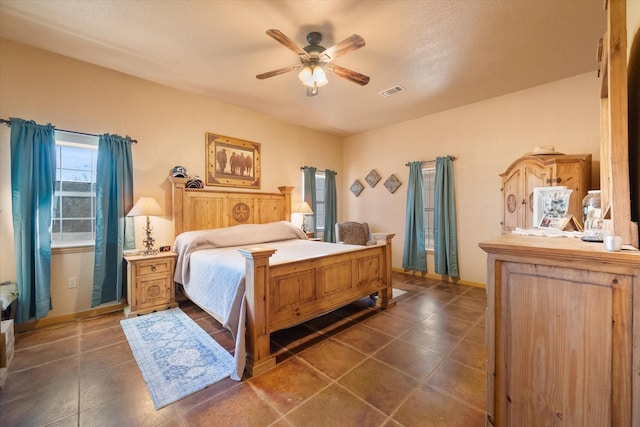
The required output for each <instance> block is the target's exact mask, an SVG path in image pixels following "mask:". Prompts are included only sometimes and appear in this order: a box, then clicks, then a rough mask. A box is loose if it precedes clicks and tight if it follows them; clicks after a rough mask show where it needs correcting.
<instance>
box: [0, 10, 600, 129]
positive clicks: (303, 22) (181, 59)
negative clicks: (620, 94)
mask: <svg viewBox="0 0 640 427" xmlns="http://www.w3.org/2000/svg"><path fill="white" fill-rule="evenodd" d="M603 4H604V2H603V1H602V0H580V1H578V0H548V1H540V0H529V1H525V0H458V1H455V0H448V1H435V0H433V1H430V0H344V1H332V0H313V1H311V0H287V1H252V0H235V1H232V0H215V1H214V0H209V1H206V0H200V1H196V0H185V1H177V0H164V1H156V0H146V1H140V0H139V1H135V0H91V1H89V0H0V36H1V37H4V38H7V39H11V40H15V41H18V42H21V43H25V44H28V45H33V46H36V47H39V48H42V49H46V50H49V51H52V52H55V53H59V54H62V55H66V56H69V57H72V58H76V59H79V60H82V61H86V62H89V63H93V64H97V65H100V66H103V67H106V68H110V69H113V70H117V71H121V72H123V73H127V74H130V75H133V76H137V77H140V78H143V79H147V80H151V81H154V82H158V83H161V84H164V85H167V86H171V87H174V88H178V89H183V90H187V91H191V92H195V93H199V94H203V95H206V96H209V97H211V98H214V99H216V100H219V101H223V102H225V103H229V104H234V105H237V106H240V107H243V108H246V109H249V110H253V111H258V112H261V113H264V114H266V115H270V116H273V117H276V118H279V119H281V120H283V121H286V122H290V123H294V124H297V125H302V126H306V127H309V128H313V129H318V130H320V131H324V132H329V133H332V134H336V135H339V136H346V135H352V134H356V133H360V132H365V131H367V130H371V129H375V128H378V127H383V126H387V125H390V124H393V123H398V122H402V121H405V120H410V119H413V118H417V117H421V116H424V115H427V114H433V113H436V112H439V111H443V110H447V109H450V108H455V107H458V106H461V105H465V104H469V103H473V102H476V101H480V100H483V99H487V98H491V97H495V96H499V95H502V94H506V93H510V92H514V91H518V90H521V89H525V88H529V87H533V86H536V85H540V84H544V83H547V82H550V81H554V80H559V79H562V78H566V77H570V76H574V75H577V74H581V73H585V72H589V71H594V70H596V69H597V63H596V45H597V41H598V39H599V38H600V37H601V36H602V35H603V33H604V31H605V29H606V13H605V11H604V9H603ZM270 28H275V29H279V30H281V31H282V32H283V33H284V34H286V35H288V36H289V37H291V38H292V39H294V40H295V41H297V42H298V43H299V44H300V45H302V46H305V45H306V44H307V43H306V39H305V37H306V34H307V33H308V32H310V31H319V32H321V33H322V34H323V36H324V40H323V43H322V45H323V46H325V47H327V48H328V47H330V46H332V45H334V44H335V43H337V42H339V41H341V40H343V39H345V38H346V37H348V36H350V35H351V34H354V33H356V34H359V35H360V36H362V37H363V38H364V39H365V40H366V46H365V47H363V48H361V49H359V50H356V51H354V52H351V53H349V54H347V55H345V56H342V57H340V58H338V59H336V60H335V63H336V64H338V65H341V66H343V67H346V68H349V69H352V70H354V71H357V72H360V73H362V74H366V75H369V76H370V77H371V82H370V83H369V84H368V85H367V86H359V85H356V84H354V83H351V82H349V81H347V80H343V79H340V78H338V77H336V76H333V75H331V74H329V75H328V78H329V84H328V85H326V86H324V87H322V88H320V94H319V95H318V96H316V97H307V96H306V92H305V89H304V87H303V86H302V85H301V83H300V81H299V80H298V78H297V72H295V71H294V72H290V73H287V74H283V75H279V76H276V77H272V78H269V79H266V80H258V79H256V78H255V76H256V74H260V73H263V72H266V71H271V70H274V69H277V68H281V67H285V66H288V65H293V64H296V63H297V62H298V58H297V56H296V55H295V54H294V53H293V52H292V51H290V50H288V49H287V48H285V47H284V46H282V45H280V44H279V43H277V42H276V41H275V40H273V39H272V38H270V37H268V36H267V35H266V34H265V31H266V30H267V29H270ZM0 66H1V64H0ZM0 69H1V68H0ZM594 78H595V74H594ZM395 85H401V86H403V87H404V88H405V89H406V90H405V91H403V92H400V93H398V94H396V95H393V96H391V97H388V98H383V97H381V96H380V95H379V94H378V92H380V91H382V90H385V89H388V88H390V87H392V86H395Z"/></svg>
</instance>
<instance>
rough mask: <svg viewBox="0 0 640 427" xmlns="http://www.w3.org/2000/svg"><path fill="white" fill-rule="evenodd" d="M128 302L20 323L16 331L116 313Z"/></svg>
mask: <svg viewBox="0 0 640 427" xmlns="http://www.w3.org/2000/svg"><path fill="white" fill-rule="evenodd" d="M125 305H126V302H124V301H123V302H120V303H116V304H112V305H108V306H104V307H98V308H93V309H91V310H86V311H80V312H78V313H72V314H65V315H64V316H56V317H46V318H44V319H40V320H32V321H30V322H26V323H20V324H18V325H15V332H16V333H21V332H28V331H32V330H35V329H40V328H44V327H46V326H52V325H59V324H62V323H68V322H73V321H75V320H81V319H88V318H89V317H96V316H101V315H103V314H108V313H114V312H116V311H122V310H123V309H124V306H125Z"/></svg>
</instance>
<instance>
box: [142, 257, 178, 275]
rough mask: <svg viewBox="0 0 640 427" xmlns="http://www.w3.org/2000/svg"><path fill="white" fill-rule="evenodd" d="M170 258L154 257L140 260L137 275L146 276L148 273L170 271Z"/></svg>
mask: <svg viewBox="0 0 640 427" xmlns="http://www.w3.org/2000/svg"><path fill="white" fill-rule="evenodd" d="M171 264H172V260H171V259H168V258H165V259H155V260H151V259H150V260H149V261H141V262H139V263H138V265H137V276H138V277H140V276H147V275H149V274H162V273H167V272H170V271H171Z"/></svg>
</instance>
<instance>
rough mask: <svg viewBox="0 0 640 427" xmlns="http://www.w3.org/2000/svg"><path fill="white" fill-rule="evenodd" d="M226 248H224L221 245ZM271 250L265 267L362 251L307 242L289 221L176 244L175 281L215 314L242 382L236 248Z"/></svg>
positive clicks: (200, 234)
mask: <svg viewBox="0 0 640 427" xmlns="http://www.w3.org/2000/svg"><path fill="white" fill-rule="evenodd" d="M225 245H226V246H225ZM247 246H251V247H261V248H267V247H268V248H271V249H276V253H275V254H273V255H272V256H271V258H270V259H269V264H270V265H275V264H278V263H284V262H290V261H295V260H300V259H308V258H313V257H319V256H323V255H329V254H334V253H340V252H349V251H353V250H359V249H362V247H361V246H354V245H343V244H335V243H324V242H312V241H309V240H308V239H307V237H306V235H305V234H304V233H302V231H300V230H299V229H298V228H297V227H295V226H294V225H292V224H291V223H289V222H286V221H281V222H277V223H269V224H260V225H254V224H247V225H242V226H234V227H228V228H224V229H216V230H204V231H190V232H187V233H182V234H180V235H179V236H178V238H177V239H176V243H175V244H174V250H175V251H176V252H177V253H178V260H177V264H176V265H177V267H176V272H175V281H176V282H178V283H181V284H182V285H183V288H184V291H185V293H186V295H187V297H188V298H189V299H191V300H192V301H193V302H195V303H196V304H197V305H198V306H200V307H202V308H203V309H205V310H206V311H208V312H210V313H212V314H214V315H215V316H216V317H217V318H218V319H219V320H221V322H222V323H223V326H224V327H225V328H226V329H228V330H229V331H231V334H232V335H233V338H234V340H235V353H234V357H235V360H236V372H234V373H233V374H232V375H231V378H232V379H234V380H237V381H239V380H240V379H242V374H243V372H244V367H245V362H246V349H245V322H246V300H245V277H244V276H245V268H246V267H245V266H246V260H245V258H244V257H243V256H242V255H241V254H240V252H238V249H240V248H246V247H247Z"/></svg>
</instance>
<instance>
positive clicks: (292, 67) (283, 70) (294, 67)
mask: <svg viewBox="0 0 640 427" xmlns="http://www.w3.org/2000/svg"><path fill="white" fill-rule="evenodd" d="M300 68H302V65H301V64H296V65H289V66H288V67H284V68H278V69H277V70H273V71H267V72H266V73H262V74H258V75H257V76H256V79H260V80H263V79H268V78H269V77H274V76H279V75H280V74H284V73H288V72H289V71H293V70H297V69H300Z"/></svg>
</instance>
